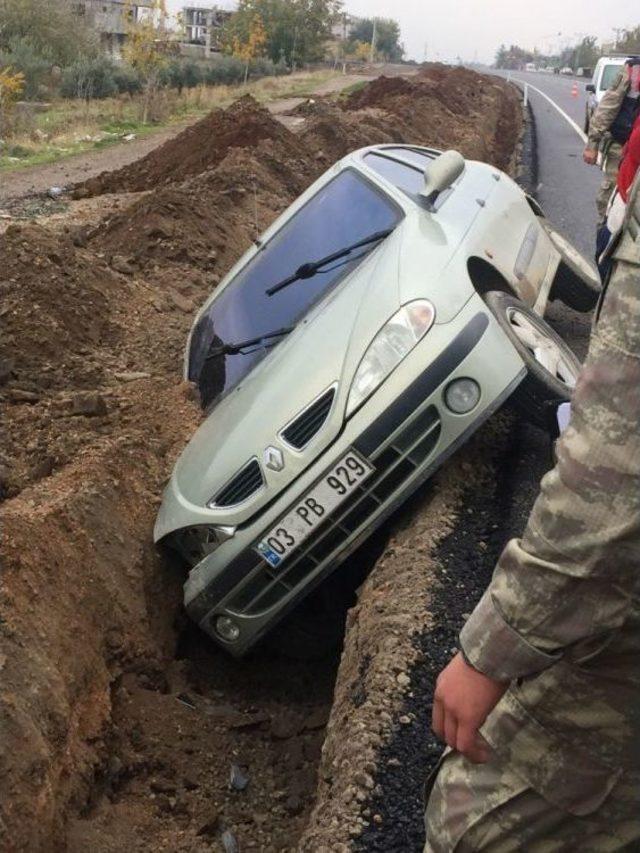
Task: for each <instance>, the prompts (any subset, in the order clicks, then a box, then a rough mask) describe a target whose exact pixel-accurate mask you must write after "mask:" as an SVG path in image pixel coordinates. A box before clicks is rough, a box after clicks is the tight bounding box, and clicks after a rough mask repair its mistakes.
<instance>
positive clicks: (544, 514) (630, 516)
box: [460, 173, 640, 681]
mask: <svg viewBox="0 0 640 853" xmlns="http://www.w3.org/2000/svg"><path fill="white" fill-rule="evenodd" d="M615 258H616V261H617V262H616V266H615V269H614V272H613V275H612V278H611V280H610V283H609V286H608V290H607V292H606V295H605V298H604V300H603V305H602V310H601V314H600V317H599V319H598V323H597V326H596V328H595V330H594V333H593V336H592V339H591V345H590V348H589V355H588V357H587V360H586V362H585V366H584V368H583V371H582V373H581V376H580V379H579V381H578V384H577V386H576V389H575V392H574V397H573V402H572V414H571V421H570V424H569V426H568V427H567V430H566V431H565V433H564V434H563V437H562V438H561V440H560V441H559V442H558V464H557V465H556V467H555V468H554V469H553V470H552V471H550V472H549V473H548V474H547V475H546V476H545V477H544V478H543V480H542V485H541V491H540V494H539V496H538V499H537V501H536V503H535V505H534V508H533V510H532V513H531V516H530V518H529V521H528V524H527V527H526V529H525V532H524V534H523V536H522V538H521V539H519V540H518V539H516V540H513V541H511V542H510V543H509V544H508V545H507V547H506V549H505V550H504V552H503V554H502V556H501V557H500V560H499V561H498V564H497V566H496V569H495V572H494V576H493V579H492V582H491V584H490V586H489V588H488V589H487V591H486V593H485V594H484V596H483V598H482V599H481V600H480V603H479V604H478V606H477V608H476V609H475V610H474V612H473V613H472V614H471V617H470V618H469V620H468V621H467V623H466V625H465V626H464V628H463V630H462V633H461V635H460V644H461V647H462V651H463V653H464V655H465V657H466V658H467V660H468V661H469V663H471V665H472V666H474V667H475V668H476V669H478V670H480V671H481V672H484V673H485V674H487V675H490V676H491V677H493V678H497V679H499V680H503V681H510V680H512V679H514V678H519V677H522V676H526V675H533V674H535V673H537V672H541V671H542V670H544V669H546V668H547V667H549V666H550V665H552V664H553V663H555V662H556V661H558V660H559V659H560V658H562V657H565V656H568V657H569V658H570V659H571V658H578V657H580V656H581V655H583V654H584V653H585V652H584V650H585V648H586V649H588V648H590V647H591V646H593V645H594V644H595V645H598V644H599V643H600V642H605V641H606V640H607V638H608V637H609V636H610V635H611V632H613V631H615V630H616V628H618V627H619V626H621V625H622V624H623V622H624V620H625V617H626V615H627V613H628V611H629V609H630V606H631V601H632V597H633V596H634V594H637V590H636V591H635V592H634V590H635V587H636V585H637V584H638V580H639V578H640V572H639V571H638V568H639V565H638V559H639V557H638V555H639V553H640V173H639V175H638V178H637V179H636V181H635V185H634V188H633V191H632V196H631V197H630V202H629V211H628V213H627V220H626V226H625V231H624V234H623V238H622V242H621V244H620V247H619V249H618V251H617V252H616V255H615Z"/></svg>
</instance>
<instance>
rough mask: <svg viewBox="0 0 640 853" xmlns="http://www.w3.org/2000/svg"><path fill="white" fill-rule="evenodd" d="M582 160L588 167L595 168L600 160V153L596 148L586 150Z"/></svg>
mask: <svg viewBox="0 0 640 853" xmlns="http://www.w3.org/2000/svg"><path fill="white" fill-rule="evenodd" d="M582 159H583V160H584V162H585V163H586V164H587V165H588V166H595V165H596V162H597V160H598V151H597V149H596V148H585V149H584V151H583V152H582Z"/></svg>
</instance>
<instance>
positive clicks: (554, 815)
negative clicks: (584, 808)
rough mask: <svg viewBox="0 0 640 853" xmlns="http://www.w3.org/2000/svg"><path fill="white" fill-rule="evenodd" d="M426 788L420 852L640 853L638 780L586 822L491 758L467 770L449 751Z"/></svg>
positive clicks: (462, 760) (625, 784) (626, 784)
mask: <svg viewBox="0 0 640 853" xmlns="http://www.w3.org/2000/svg"><path fill="white" fill-rule="evenodd" d="M431 784H432V787H431V791H430V796H429V802H428V805H427V811H426V814H425V824H426V829H427V842H426V846H425V848H424V853H476V851H483V853H484V851H486V853H516V851H522V853H576V851H579V853H612V851H629V853H631V851H637V850H640V808H638V800H637V797H638V789H637V780H635V783H632V782H626V781H624V780H622V781H621V782H619V783H618V786H617V791H616V796H615V798H614V800H613V802H612V803H611V804H610V805H608V804H607V802H605V803H604V804H603V806H601V807H600V808H599V809H598V810H597V812H595V813H594V814H590V815H588V816H587V817H577V816H575V815H572V814H569V813H568V812H565V811H563V810H561V809H559V808H557V807H555V806H554V805H553V804H551V803H549V802H548V801H547V800H545V799H544V798H543V797H542V796H540V794H538V793H536V791H534V790H533V789H532V788H531V787H529V785H528V784H527V782H525V781H523V780H522V779H521V778H520V777H519V776H517V775H516V774H515V773H514V772H513V770H512V769H510V768H509V767H508V766H507V765H506V764H503V763H501V761H500V759H499V758H498V757H497V756H495V754H494V757H493V758H492V760H491V761H490V762H488V763H487V764H472V763H471V762H469V761H467V759H466V758H464V756H462V755H460V753H457V752H450V751H449V752H446V753H445V755H444V757H443V758H442V760H441V763H440V766H439V769H438V771H437V775H436V776H435V778H434V780H433V781H432V783H431ZM428 788H429V784H428V785H427V789H428ZM427 794H429V791H428V790H427Z"/></svg>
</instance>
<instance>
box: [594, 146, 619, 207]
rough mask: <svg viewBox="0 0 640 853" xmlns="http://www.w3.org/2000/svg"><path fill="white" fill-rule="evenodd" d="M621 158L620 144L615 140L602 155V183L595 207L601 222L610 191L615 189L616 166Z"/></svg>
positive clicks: (617, 166)
mask: <svg viewBox="0 0 640 853" xmlns="http://www.w3.org/2000/svg"><path fill="white" fill-rule="evenodd" d="M621 159H622V146H621V145H618V143H617V142H612V143H611V144H610V145H609V146H608V148H607V150H606V154H605V157H604V163H603V165H602V173H603V174H602V183H601V184H600V189H599V190H598V195H597V196H596V208H597V209H598V222H603V221H604V220H605V218H606V214H607V205H608V204H609V199H610V198H611V193H612V192H613V190H614V189H615V186H616V181H617V179H618V168H619V166H620V160H621Z"/></svg>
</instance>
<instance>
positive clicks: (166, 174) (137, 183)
mask: <svg viewBox="0 0 640 853" xmlns="http://www.w3.org/2000/svg"><path fill="white" fill-rule="evenodd" d="M286 137H287V131H286V130H285V128H284V127H283V126H282V125H281V124H280V123H279V122H278V121H276V120H275V119H274V118H272V116H271V115H270V113H269V112H268V110H266V109H264V108H263V107H260V106H259V105H258V103H257V101H256V100H255V99H254V98H253V97H252V96H251V95H245V96H244V97H243V98H240V99H239V100H237V101H235V103H233V104H232V105H231V106H230V107H229V108H228V109H226V110H222V109H220V110H213V112H211V113H209V115H207V116H205V118H203V119H201V120H200V121H199V122H196V124H193V125H191V126H190V127H188V128H187V129H186V130H184V131H183V132H182V133H181V134H179V135H178V136H176V137H175V138H174V139H170V140H169V141H168V142H166V143H165V144H164V145H162V146H160V148H156V149H155V150H153V151H151V152H150V153H149V154H147V156H146V157H143V158H142V160H138V161H137V162H135V163H132V164H130V165H128V166H124V167H123V168H122V169H118V170H117V171H115V172H104V173H103V174H102V175H98V177H96V178H92V179H91V180H89V181H87V182H86V183H84V184H80V185H79V186H78V187H77V188H76V196H77V197H78V198H82V197H85V196H88V195H89V196H91V195H101V194H102V193H113V192H140V191H141V190H150V189H154V188H155V187H157V186H159V185H162V184H168V183H177V182H179V181H183V180H184V179H185V178H188V177H189V176H190V175H198V174H200V173H201V172H204V171H206V170H207V169H213V168H215V167H216V166H217V165H218V163H220V162H221V160H223V159H224V157H225V155H226V153H227V152H228V151H229V149H230V148H247V147H248V148H252V147H254V146H255V145H256V144H257V143H258V142H259V141H260V140H262V139H273V140H276V141H283V140H286Z"/></svg>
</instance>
